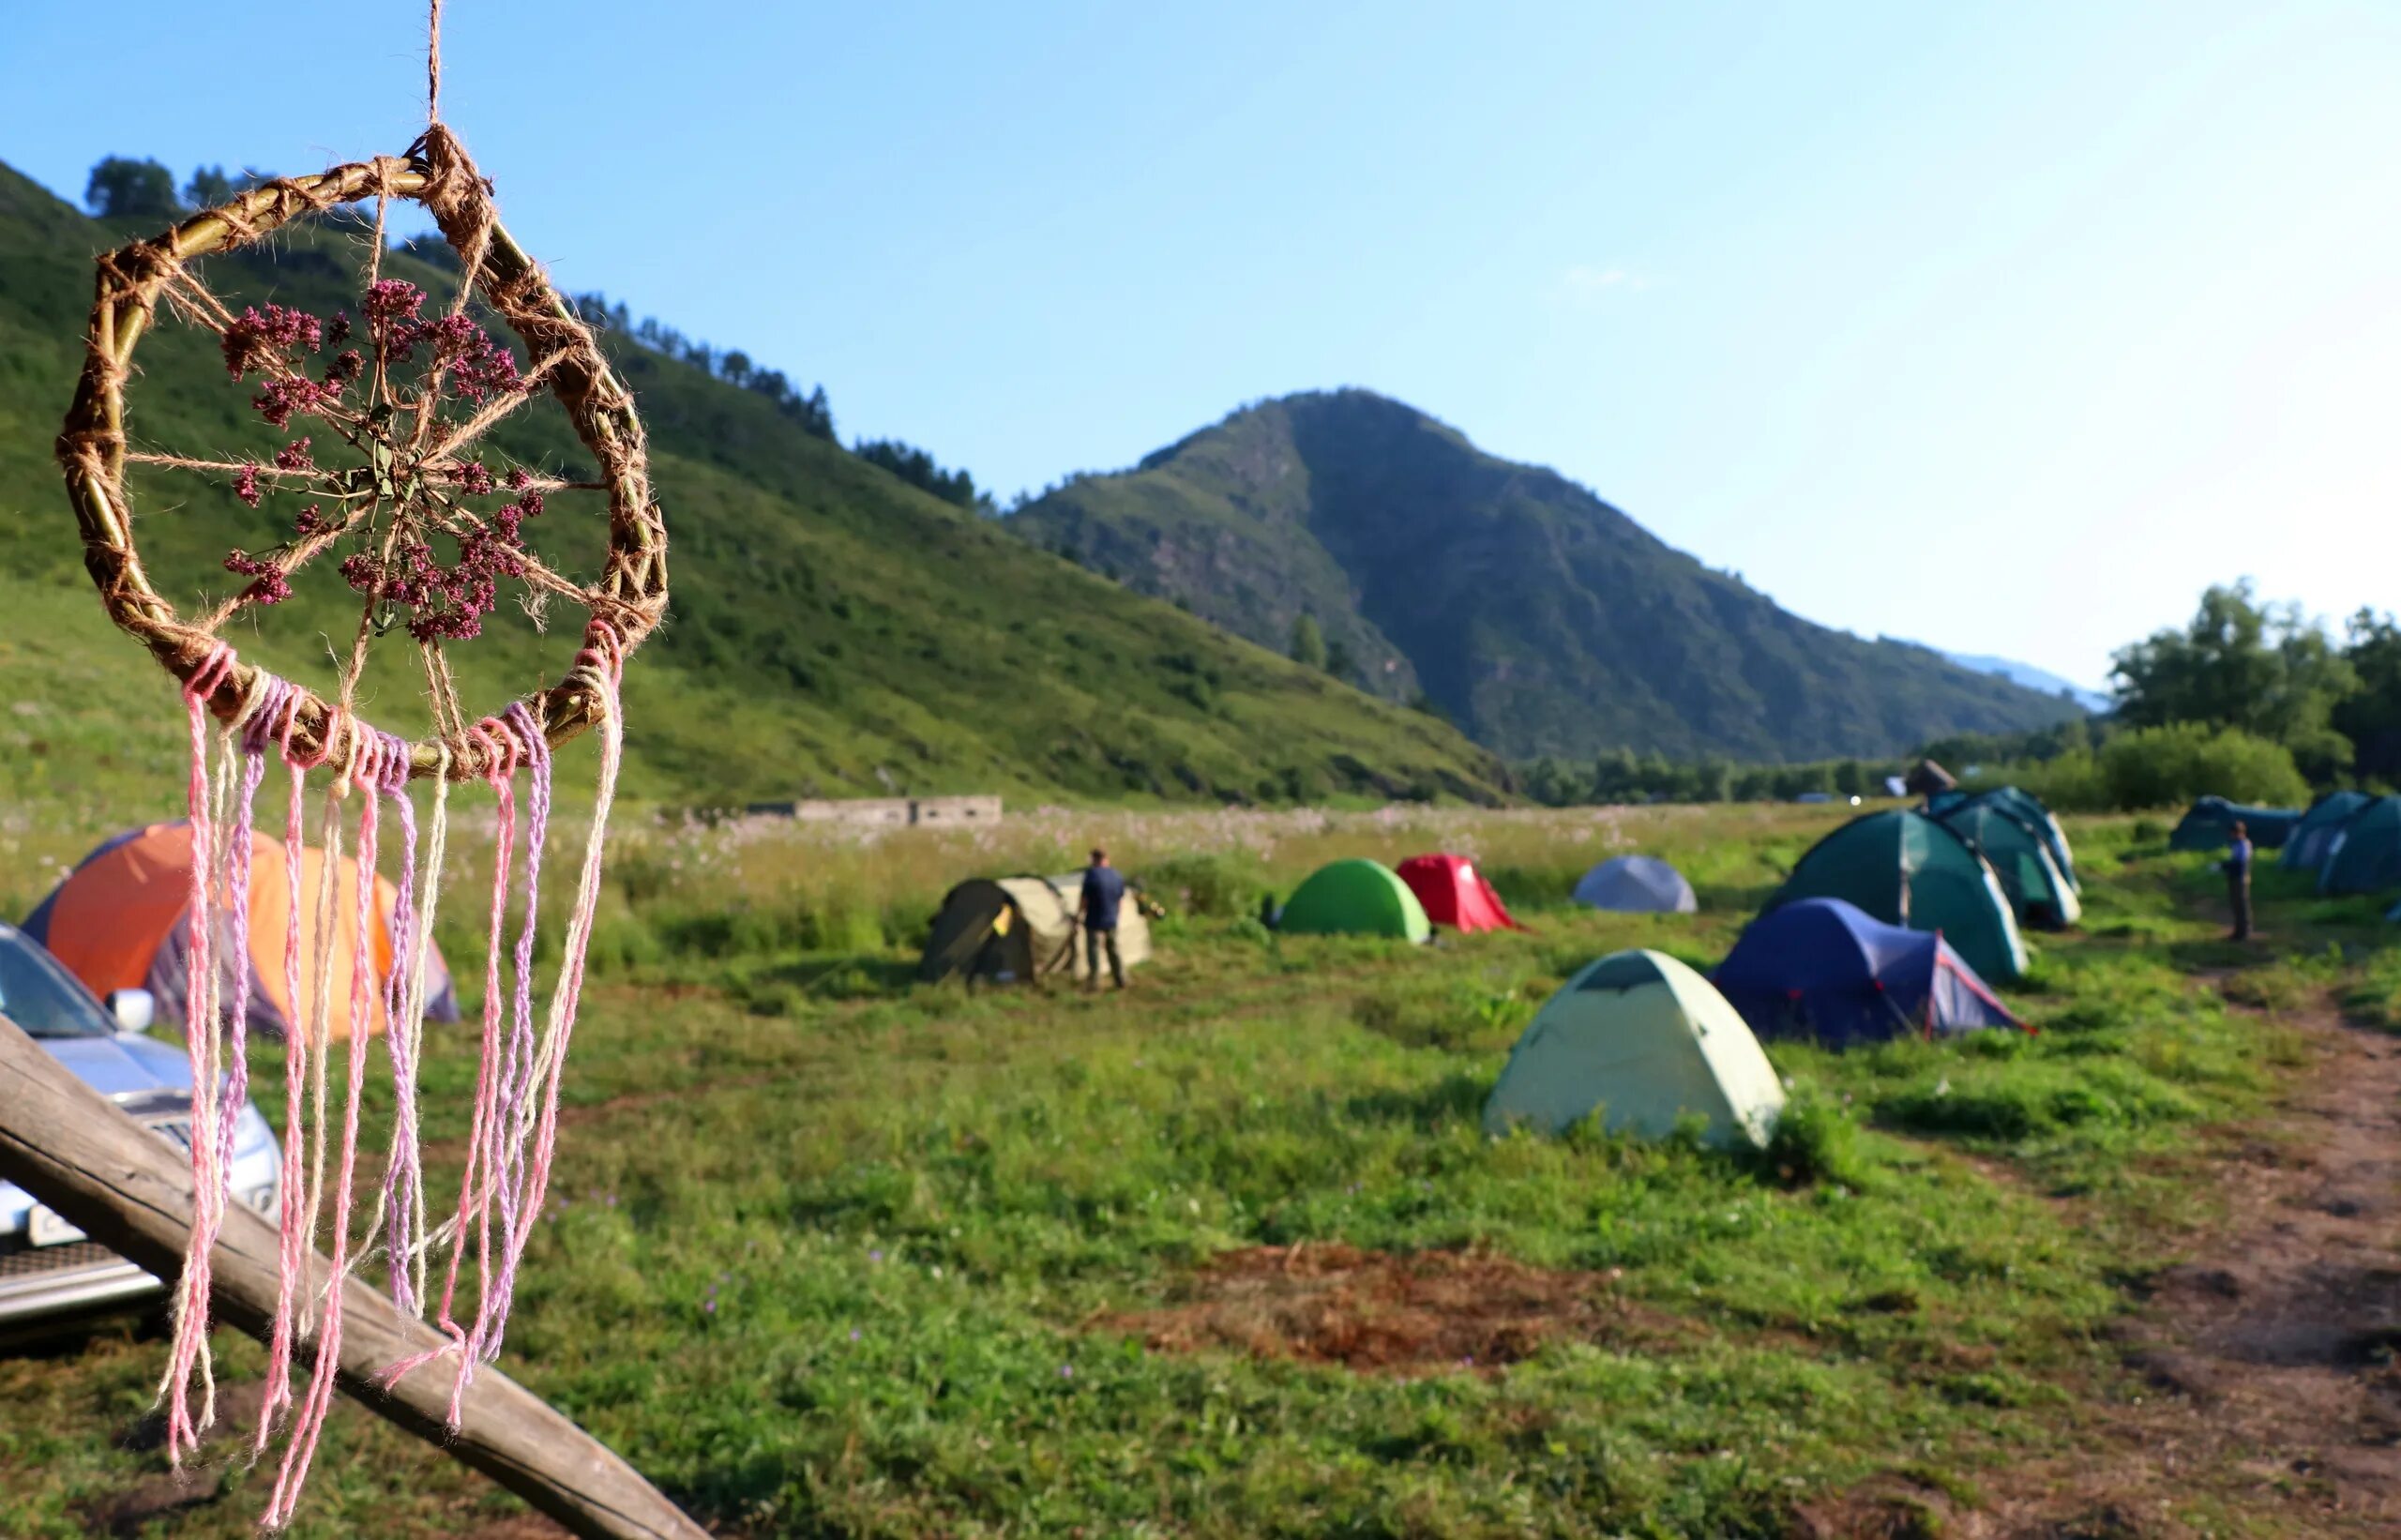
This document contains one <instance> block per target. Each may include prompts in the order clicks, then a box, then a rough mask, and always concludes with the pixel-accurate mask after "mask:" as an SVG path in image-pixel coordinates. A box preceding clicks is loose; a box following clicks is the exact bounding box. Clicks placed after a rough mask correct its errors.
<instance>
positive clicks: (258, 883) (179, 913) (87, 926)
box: [24, 823, 459, 1038]
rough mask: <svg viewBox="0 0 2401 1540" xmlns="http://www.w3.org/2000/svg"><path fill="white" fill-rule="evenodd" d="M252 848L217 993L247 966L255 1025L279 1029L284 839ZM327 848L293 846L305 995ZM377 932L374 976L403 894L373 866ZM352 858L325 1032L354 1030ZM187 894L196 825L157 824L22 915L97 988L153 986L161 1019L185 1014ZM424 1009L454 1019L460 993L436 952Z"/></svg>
mask: <svg viewBox="0 0 2401 1540" xmlns="http://www.w3.org/2000/svg"><path fill="white" fill-rule="evenodd" d="M252 838H253V840H254V843H253V844H252V846H251V848H250V849H251V855H250V902H249V956H248V957H247V958H243V959H234V958H233V957H232V956H230V953H231V951H232V945H231V941H232V938H231V936H230V935H227V934H224V933H222V932H223V931H224V930H225V929H230V928H226V927H223V926H222V922H221V920H220V935H219V945H218V953H219V956H220V957H222V958H224V959H225V963H224V966H225V968H226V970H227V973H226V975H225V977H224V978H223V980H222V983H223V986H224V987H223V989H222V990H221V991H220V997H221V998H222V999H224V1000H225V1001H226V1002H227V1005H226V1008H227V1009H228V1010H229V1011H230V1010H231V1008H232V1000H233V990H234V974H232V972H231V970H232V969H233V968H234V967H236V966H244V967H247V968H248V969H249V984H250V1012H249V1020H250V1025H251V1027H252V1029H253V1030H255V1031H257V1032H260V1033H263V1034H266V1035H268V1036H276V1037H279V1036H281V1035H282V1034H284V1032H285V1031H287V1030H288V1028H289V1026H290V1024H291V1023H292V1022H293V1021H294V1020H296V1019H299V1016H300V1014H301V1013H300V1012H299V1011H296V1010H295V1009H294V1002H293V1001H292V1000H291V999H290V998H289V993H288V991H287V989H285V979H284V966H283V948H284V937H285V932H286V929H287V927H288V925H289V923H290V916H291V913H292V897H291V891H290V883H289V882H288V880H287V879H288V874H287V872H286V869H285V863H284V858H283V851H284V846H283V841H281V840H279V839H277V838H273V837H272V836H269V835H264V834H260V835H254V836H253V837H252ZM324 882H325V852H324V851H322V850H318V849H315V848H314V847H309V848H304V849H303V850H302V851H301V853H300V892H301V898H302V900H303V901H302V903H301V905H300V992H301V1000H302V1002H303V1003H304V1004H305V1002H307V1001H308V1000H309V999H310V998H311V996H312V995H313V993H314V991H315V989H316V960H317V929H318V927H317V913H318V896H319V895H320V894H321V893H322V892H323V891H324V886H323V884H324ZM375 889H376V904H375V914H374V927H373V929H374V934H373V935H372V936H370V938H369V939H368V941H369V947H370V961H369V966H370V967H371V968H372V969H373V970H374V974H373V977H374V978H375V980H376V982H377V984H378V985H379V986H381V985H382V984H383V983H384V982H385V980H387V979H389V978H390V976H391V972H392V952H393V946H392V906H393V903H394V901H395V899H396V898H397V897H398V895H397V894H396V893H395V892H394V891H393V887H392V884H391V883H389V882H388V881H386V880H385V878H384V877H383V876H381V875H380V874H379V875H378V876H377V877H376V879H375ZM357 895H358V863H357V862H356V861H355V860H354V859H352V858H351V857H349V856H346V855H345V856H344V857H342V860H341V864H340V869H339V871H338V873H337V883H336V887H335V890H334V909H335V921H334V944H333V951H332V954H331V963H330V965H329V966H328V968H327V970H326V973H327V980H328V983H329V985H330V994H329V1004H330V1010H329V1012H328V1017H329V1031H330V1033H331V1034H332V1035H333V1036H334V1037H336V1038H346V1037H348V1036H349V1035H350V1031H351V1020H350V991H351V981H352V979H353V977H354V976H355V969H356V966H357V959H358V952H359V945H358V921H357V913H358V898H357ZM190 897H191V828H190V826H189V824H187V823H153V824H151V825H149V826H148V827H146V828H141V829H135V830H132V831H130V832H129V833H127V834H122V835H119V836H117V837H116V838H114V839H112V840H110V841H108V842H107V843H106V844H104V845H102V846H100V847H99V848H98V850H96V851H94V852H92V853H91V854H89V855H87V856H85V857H84V858H83V861H82V862H81V863H80V864H78V865H77V866H76V868H75V869H74V870H73V871H70V872H68V874H67V877H66V879H65V881H63V882H61V883H59V884H58V886H57V887H56V888H55V889H53V891H52V893H51V895H50V897H49V898H44V899H43V900H42V901H41V905H40V907H39V908H38V909H36V910H35V911H34V913H33V914H32V916H31V917H30V918H28V919H27V920H26V921H25V924H24V931H25V933H26V934H27V935H29V936H31V937H33V938H34V939H35V940H36V941H38V942H40V943H41V944H43V945H44V946H47V947H48V948H50V951H51V954H52V955H53V956H54V957H55V958H57V959H58V960H59V961H60V962H62V963H64V964H66V966H67V970H68V972H69V973H71V974H74V975H75V976H76V977H77V978H80V979H82V980H83V983H84V984H85V985H86V986H87V987H88V988H89V989H91V990H92V992H93V993H95V994H98V995H106V994H108V993H109V992H110V991H111V990H113V989H148V990H149V991H150V992H151V993H152V994H153V995H155V996H157V997H158V1003H159V1015H160V1017H161V1018H163V1019H167V1020H172V1021H180V1020H181V1019H183V1009H184V990H185V985H186V980H187V978H188V962H189V951H190V928H189V926H188V925H187V924H186V922H185V914H186V912H187V910H188V909H189V902H190ZM426 1015H427V1016H428V1017H429V1018H430V1019H434V1020H437V1021H455V1020H457V1019H458V1016H459V1006H458V998H457V995H456V993H455V991H454V990H453V989H452V988H451V984H450V972H449V969H448V968H447V967H446V966H445V965H444V963H443V961H442V959H441V957H440V956H439V955H438V954H436V955H434V956H432V957H430V958H429V959H427V966H426ZM383 1026H384V1022H383V1012H382V1010H381V1008H380V1007H379V1008H378V1009H376V1010H374V1011H372V1012H370V1020H369V1022H368V1024H367V1030H368V1031H369V1032H370V1033H372V1032H381V1031H382V1030H383Z"/></svg>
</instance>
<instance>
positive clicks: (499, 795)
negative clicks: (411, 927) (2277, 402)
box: [385, 717, 518, 1427]
mask: <svg viewBox="0 0 2401 1540" xmlns="http://www.w3.org/2000/svg"><path fill="white" fill-rule="evenodd" d="M464 736H465V738H466V740H467V742H468V743H469V744H470V745H471V746H472V747H475V748H476V749H477V750H479V751H480V753H481V755H482V762H483V764H484V767H485V769H484V778H485V779H486V780H488V781H489V782H490V783H491V789H492V800H493V805H494V819H493V825H492V874H491V925H490V933H489V935H488V936H487V938H486V942H485V946H484V1004H483V1018H484V1021H483V1048H482V1051H481V1053H480V1055H479V1057H478V1059H477V1062H476V1103H475V1110H474V1113H473V1115H472V1116H471V1118H470V1119H469V1123H468V1132H467V1159H466V1165H465V1168H464V1169H463V1170H461V1172H460V1176H459V1207H458V1211H457V1213H456V1215H454V1216H453V1217H452V1219H451V1221H450V1223H449V1225H448V1226H447V1227H446V1228H447V1229H448V1230H449V1235H450V1261H449V1263H448V1265H447V1266H446V1267H445V1269H444V1272H443V1277H442V1301H441V1304H440V1305H439V1306H437V1307H436V1310H435V1315H434V1323H435V1324H436V1325H437V1326H438V1327H439V1328H440V1329H441V1331H442V1332H443V1334H444V1335H445V1336H447V1337H448V1338H449V1339H450V1340H449V1341H448V1342H447V1343H446V1344H445V1345H444V1346H442V1347H439V1348H433V1349H429V1350H427V1351H423V1352H419V1353H416V1354H415V1355H413V1356H411V1357H409V1358H405V1359H403V1360H401V1361H400V1363H398V1364H395V1365H393V1366H392V1367H391V1368H390V1369H388V1370H386V1371H385V1383H387V1384H390V1383H397V1382H398V1381H400V1379H401V1377H402V1376H404V1375H406V1374H408V1373H409V1372H410V1371H412V1370H414V1369H416V1368H418V1367H420V1366H424V1365H426V1364H429V1363H431V1362H432V1361H433V1360H435V1359H437V1358H442V1357H445V1356H447V1355H448V1354H450V1353H454V1352H455V1353H457V1354H458V1355H459V1367H458V1372H457V1374H456V1375H455V1376H454V1378H453V1380H452V1381H451V1388H450V1413H449V1421H450V1426H451V1427H458V1426H459V1414H460V1409H461V1403H462V1402H463V1400H464V1398H465V1397H466V1394H467V1386H468V1385H469V1384H470V1383H471V1382H472V1381H474V1379H475V1373H476V1353H475V1351H473V1347H472V1340H473V1339H472V1338H471V1337H470V1334H469V1333H468V1332H467V1330H466V1329H465V1328H464V1327H462V1326H461V1325H460V1324H459V1321H458V1319H457V1316H456V1313H455V1311H456V1302H457V1299H458V1293H459V1270H460V1266H461V1262H462V1261H464V1259H465V1256H466V1252H467V1246H468V1242H469V1239H470V1237H472V1238H473V1240H474V1242H475V1245H476V1278H477V1289H478V1291H479V1299H478V1304H477V1308H476V1317H475V1319H476V1327H477V1333H478V1334H480V1331H481V1328H482V1322H483V1320H484V1316H485V1313H486V1311H487V1310H488V1309H489V1308H490V1306H491V1286H492V1267H491V1202H492V1179H491V1171H492V1165H493V1161H492V1142H493V1139H494V1137H495V1135H496V1132H497V1129H498V1126H499V1121H500V1119H499V1106H500V1079H501V1055H502V1047H503V1045H502V1037H501V1013H502V1011H503V1010H504V1009H505V1007H506V999H507V997H506V994H505V993H504V992H503V990H502V989H501V968H500V959H501V955H502V953H503V952H504V951H505V950H506V940H507V927H508V888H509V884H508V877H509V861H510V854H511V852H512V850H513V848H514V847H515V845H516V842H517V795H516V788H515V779H516V775H517V759H518V747H517V740H516V739H515V738H514V737H513V736H511V735H510V734H509V733H508V732H507V731H506V729H504V728H502V727H501V725H500V724H499V723H498V722H495V721H493V720H492V719H491V718H490V717H486V718H485V719H484V720H483V721H482V722H479V723H477V724H476V725H475V726H474V727H471V728H468V729H466V730H465V732H464ZM436 784H437V786H439V784H440V783H439V782H437V783H436ZM439 797H440V793H439V791H437V793H436V798H437V800H436V802H435V805H434V806H435V814H434V816H435V820H436V823H435V831H436V832H435V838H436V839H437V840H439V839H440V838H441V834H440V827H441V825H440V819H441V816H442V814H441V803H440V801H439ZM431 867H432V869H433V870H434V871H435V872H436V873H437V874H438V872H439V870H440V862H439V860H438V859H432V860H431ZM427 907H428V909H429V911H430V908H431V899H430V898H429V899H428V900H427ZM503 1240H504V1244H505V1243H506V1237H505V1236H504V1237H503Z"/></svg>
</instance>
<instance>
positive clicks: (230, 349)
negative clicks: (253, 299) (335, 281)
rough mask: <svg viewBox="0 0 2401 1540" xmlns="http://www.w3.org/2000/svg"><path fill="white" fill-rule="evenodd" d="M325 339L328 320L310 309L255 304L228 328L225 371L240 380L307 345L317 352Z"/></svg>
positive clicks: (225, 347)
mask: <svg viewBox="0 0 2401 1540" xmlns="http://www.w3.org/2000/svg"><path fill="white" fill-rule="evenodd" d="M324 342H325V323H323V322H321V321H319V320H318V319H317V318H316V317H315V316H313V315H310V314H309V313H308V312H307V311H305V310H290V309H287V308H286V307H284V306H281V305H269V306H268V307H267V308H266V309H265V310H260V309H258V308H257V307H256V306H252V307H251V308H249V309H248V310H244V311H243V312H242V313H241V314H240V315H239V316H237V317H235V318H234V323H233V325H229V326H227V327H226V328H225V336H224V338H223V340H222V345H223V347H224V351H225V371H226V372H227V373H228V374H231V375H232V376H233V377H234V379H236V380H238V379H241V378H242V377H243V376H244V375H247V374H249V372H250V371H251V370H260V369H266V368H269V367H270V366H272V365H273V364H274V363H275V361H276V360H277V359H278V358H279V357H282V356H283V355H288V354H292V353H295V352H298V351H300V350H301V349H303V348H305V349H307V350H308V351H310V352H311V353H314V352H315V351H316V350H317V349H318V348H319V347H320V346H322V345H323V344H324Z"/></svg>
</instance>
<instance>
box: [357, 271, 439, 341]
mask: <svg viewBox="0 0 2401 1540" xmlns="http://www.w3.org/2000/svg"><path fill="white" fill-rule="evenodd" d="M424 303H425V291H424V290H422V289H420V288H418V287H417V286H416V285H415V284H414V283H410V282H406V281H404V280H402V279H396V278H386V279H376V280H375V281H374V282H373V283H370V284H369V285H368V287H367V300H366V310H367V335H368V336H369V337H370V338H372V339H373V340H374V342H375V352H376V354H377V355H379V356H381V357H383V358H385V359H386V360H390V359H396V358H406V357H408V356H409V355H411V354H412V353H414V352H415V351H416V342H417V338H418V336H419V334H420V333H421V332H422V330H423V329H424V328H423V325H422V324H421V323H419V322H418V320H417V318H416V312H417V310H418V308H419V307H420V306H422V305H423V304H424Z"/></svg>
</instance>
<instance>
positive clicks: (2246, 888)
mask: <svg viewBox="0 0 2401 1540" xmlns="http://www.w3.org/2000/svg"><path fill="white" fill-rule="evenodd" d="M2226 899H2227V907H2228V908H2230V909H2232V910H2233V911H2234V932H2233V934H2232V935H2230V936H2228V937H2227V940H2228V941H2249V940H2250V939H2251V833H2250V831H2249V830H2247V829H2245V828H2244V827H2243V826H2242V824H2240V823H2237V824H2236V825H2235V826H2234V838H2233V841H2232V842H2231V843H2230V844H2229V845H2228V846H2227V853H2226Z"/></svg>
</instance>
